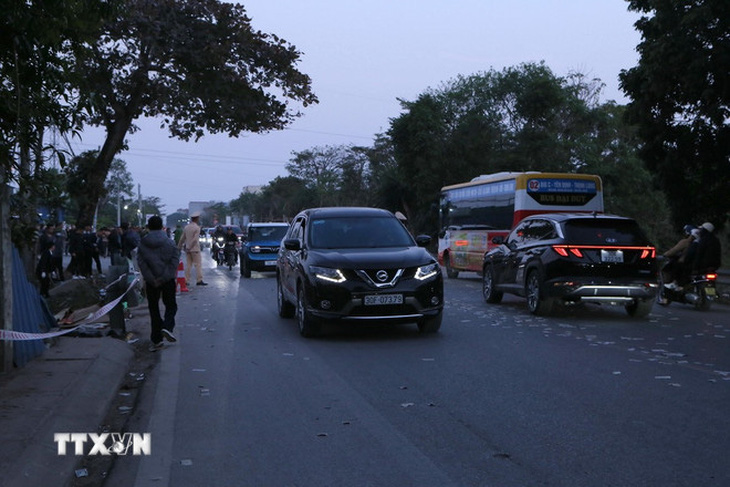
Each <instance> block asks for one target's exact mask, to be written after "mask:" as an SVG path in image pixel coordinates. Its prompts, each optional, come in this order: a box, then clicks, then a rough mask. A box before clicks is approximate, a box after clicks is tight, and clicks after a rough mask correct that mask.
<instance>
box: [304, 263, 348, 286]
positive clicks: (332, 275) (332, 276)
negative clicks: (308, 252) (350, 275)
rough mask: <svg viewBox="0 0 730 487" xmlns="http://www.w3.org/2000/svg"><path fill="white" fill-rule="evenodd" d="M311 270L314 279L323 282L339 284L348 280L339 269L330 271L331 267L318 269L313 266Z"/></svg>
mask: <svg viewBox="0 0 730 487" xmlns="http://www.w3.org/2000/svg"><path fill="white" fill-rule="evenodd" d="M309 270H310V271H312V275H313V276H314V277H316V278H317V279H321V280H323V281H327V282H334V283H336V284H339V283H341V282H345V281H346V280H347V279H345V276H344V275H343V274H342V272H341V271H340V270H339V269H330V268H329V267H318V266H314V265H313V266H310V267H309Z"/></svg>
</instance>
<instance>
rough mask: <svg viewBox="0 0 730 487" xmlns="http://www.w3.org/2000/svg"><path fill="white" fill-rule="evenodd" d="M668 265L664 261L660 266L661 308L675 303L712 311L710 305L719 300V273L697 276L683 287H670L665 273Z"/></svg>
mask: <svg viewBox="0 0 730 487" xmlns="http://www.w3.org/2000/svg"><path fill="white" fill-rule="evenodd" d="M668 263H669V260H664V262H662V263H661V264H660V265H661V268H660V270H659V272H658V276H659V293H658V294H657V303H658V304H659V305H661V306H669V304H670V303H671V302H673V301H674V302H676V303H685V304H691V305H692V306H694V307H695V309H697V310H701V311H706V310H708V309H710V305H711V304H712V302H713V301H714V300H715V299H716V298H717V287H716V282H717V273H716V272H706V273H704V274H695V275H692V276H691V277H690V279H689V282H687V283H686V284H684V285H683V286H676V287H670V286H668V285H667V283H666V282H665V277H664V272H663V270H664V268H665V267H666V265H667V264H668Z"/></svg>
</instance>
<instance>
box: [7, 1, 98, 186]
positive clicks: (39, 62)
mask: <svg viewBox="0 0 730 487" xmlns="http://www.w3.org/2000/svg"><path fill="white" fill-rule="evenodd" d="M111 8H112V6H111V4H109V3H106V2H97V1H91V0H68V1H63V2H29V1H25V0H0V10H2V12H3V15H2V18H0V32H1V33H2V34H1V35H0V161H1V162H0V164H2V170H3V182H9V181H11V180H14V179H18V178H19V177H20V179H22V177H23V176H28V175H29V171H27V170H25V171H24V170H22V169H20V163H21V159H22V158H27V156H26V155H25V154H26V153H28V152H29V151H31V150H34V151H37V150H38V148H41V147H42V145H43V133H44V130H45V129H46V128H48V127H51V126H53V127H55V129H56V130H58V131H59V132H60V133H62V134H65V133H68V132H69V131H73V130H77V129H79V128H80V124H81V115H82V113H81V109H80V107H79V106H78V105H77V104H76V103H75V101H76V100H75V97H74V92H73V88H72V87H73V82H72V77H71V75H70V73H71V72H72V70H71V69H70V65H71V62H72V60H73V56H71V52H72V50H73V49H74V48H75V47H77V46H79V45H81V44H83V43H84V42H87V41H89V40H91V39H94V38H95V33H96V29H97V28H98V26H99V24H100V23H101V21H102V19H103V18H104V16H105V15H107V14H108V13H109V10H110V9H111ZM43 149H47V150H51V151H56V150H57V149H56V148H55V147H45V148H43ZM58 156H59V159H60V160H61V163H62V164H63V154H62V153H60V154H58ZM24 172H25V174H24ZM25 183H26V181H22V180H21V181H20V184H21V185H23V184H25ZM21 192H22V191H21Z"/></svg>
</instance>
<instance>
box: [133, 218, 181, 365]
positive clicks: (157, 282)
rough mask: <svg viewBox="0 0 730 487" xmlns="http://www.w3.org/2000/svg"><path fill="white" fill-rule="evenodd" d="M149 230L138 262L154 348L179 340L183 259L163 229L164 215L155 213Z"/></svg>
mask: <svg viewBox="0 0 730 487" xmlns="http://www.w3.org/2000/svg"><path fill="white" fill-rule="evenodd" d="M147 228H148V229H149V233H147V235H145V236H144V238H142V240H141V241H140V243H139V246H138V247H137V264H138V265H139V270H140V272H141V273H142V277H143V278H144V282H145V289H146V292H147V306H148V308H149V310H150V322H151V323H150V326H151V333H150V340H151V341H152V344H151V345H150V351H152V352H155V351H157V350H160V349H161V348H162V347H163V342H162V340H163V338H164V339H166V340H167V341H169V342H175V341H177V338H175V335H173V330H174V329H175V314H176V313H177V302H176V300H175V291H176V286H175V278H176V277H177V266H178V262H179V261H180V250H179V249H178V248H177V246H176V245H175V242H173V241H172V240H171V239H169V238H167V235H166V234H165V231H164V230H163V229H162V218H160V217H159V216H157V215H155V216H151V217H150V219H149V220H148V221H147ZM160 297H162V303H163V304H164V305H165V318H164V320H163V318H162V316H161V315H160Z"/></svg>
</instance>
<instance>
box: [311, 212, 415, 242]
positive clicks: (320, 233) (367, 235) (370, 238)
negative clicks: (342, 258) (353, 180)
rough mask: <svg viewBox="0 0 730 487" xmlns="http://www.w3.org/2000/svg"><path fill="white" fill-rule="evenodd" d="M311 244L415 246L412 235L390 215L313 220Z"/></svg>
mask: <svg viewBox="0 0 730 487" xmlns="http://www.w3.org/2000/svg"><path fill="white" fill-rule="evenodd" d="M309 245H310V246H311V247H312V248H320V249H353V248H380V247H412V246H414V245H415V242H414V241H413V238H412V237H411V234H410V233H408V230H406V229H405V227H404V226H403V225H402V224H401V223H400V222H399V221H398V220H397V219H396V218H395V217H393V218H391V217H387V216H386V217H337V218H318V219H315V220H312V222H311V223H310V228H309Z"/></svg>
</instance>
